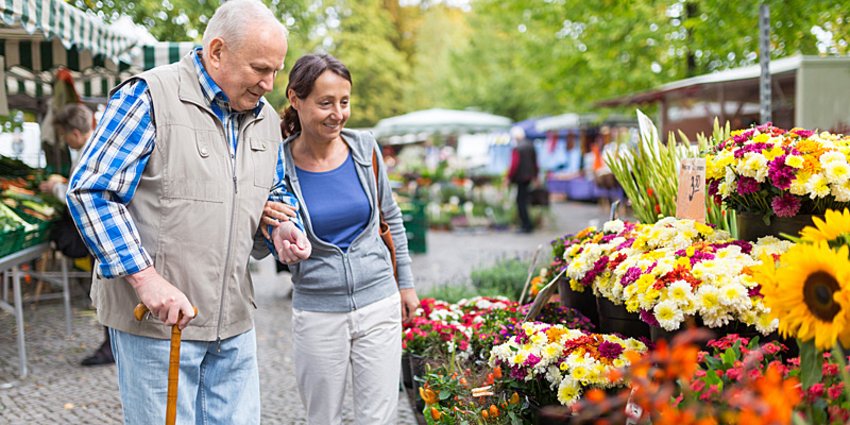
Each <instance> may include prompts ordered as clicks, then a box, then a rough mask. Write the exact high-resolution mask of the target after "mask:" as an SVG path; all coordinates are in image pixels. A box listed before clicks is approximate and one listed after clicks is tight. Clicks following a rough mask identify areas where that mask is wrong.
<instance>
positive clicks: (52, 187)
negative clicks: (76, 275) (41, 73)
mask: <svg viewBox="0 0 850 425" xmlns="http://www.w3.org/2000/svg"><path fill="white" fill-rule="evenodd" d="M53 126H54V127H55V128H56V133H57V134H59V137H61V138H62V141H64V142H65V144H66V145H68V148H70V149H73V150H76V151H82V150H83V148H84V147H85V145H86V142H88V140H89V139H90V138H91V135H92V131H93V129H94V114H93V113H92V111H91V109H89V108H88V106H86V105H84V104H82V103H71V104H68V105H65V106H64V107H63V108H62V109H60V110H59V112H58V113H57V114H56V116H55V117H53ZM71 157H72V158H75V159H77V160H78V159H79V157H80V156H79V155H76V156H73V155H72V156H71ZM77 160H75V161H73V162H72V163H71V170H72V172H73V170H74V169H75V168H76V167H77V163H78V161H77ZM39 189H40V190H41V191H42V192H43V193H49V194H51V195H53V196H54V197H56V198H57V199H59V200H61V201H62V202H63V203H64V202H65V194H66V192H67V191H68V182H67V180H66V179H65V178H64V177H62V176H60V175H57V174H53V175H51V176H50V177H48V178H47V179H46V180H45V181H43V182H41V184H40V185H39ZM68 224H70V227H73V223H68ZM56 225H63V223H57V224H56ZM76 231H77V230H76V229H67V231H64V232H63V235H64V236H63V237H67V238H71V237H74V238H77V239H78V240H79V234H72V233H71V232H74V233H76ZM54 234H57V233H56V232H54ZM84 258H87V257H84ZM103 334H104V336H103V342H102V343H101V344H100V347H98V348H97V350H95V351H94V353H92V354H91V355H90V356H88V357H86V358H84V359H83V360H82V361H81V362H80V364H81V365H83V366H98V365H105V364H112V363H115V358H114V357H113V356H112V346H111V344H110V343H109V329H108V328H106V327H104V328H103Z"/></svg>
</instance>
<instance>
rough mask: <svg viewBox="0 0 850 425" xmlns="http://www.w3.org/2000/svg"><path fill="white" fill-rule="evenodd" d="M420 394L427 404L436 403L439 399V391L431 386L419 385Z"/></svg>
mask: <svg viewBox="0 0 850 425" xmlns="http://www.w3.org/2000/svg"><path fill="white" fill-rule="evenodd" d="M419 396H420V397H422V400H423V401H424V402H425V404H436V403H437V401H439V399H438V398H437V393H435V392H434V390H432V389H430V388H425V387H419Z"/></svg>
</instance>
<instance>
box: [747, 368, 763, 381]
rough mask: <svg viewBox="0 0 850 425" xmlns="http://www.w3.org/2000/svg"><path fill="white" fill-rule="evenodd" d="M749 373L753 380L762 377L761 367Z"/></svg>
mask: <svg viewBox="0 0 850 425" xmlns="http://www.w3.org/2000/svg"><path fill="white" fill-rule="evenodd" d="M747 375H748V376H749V378H750V379H751V380H753V381H755V380H756V379H759V378H761V369H752V370H750V372H749V373H747Z"/></svg>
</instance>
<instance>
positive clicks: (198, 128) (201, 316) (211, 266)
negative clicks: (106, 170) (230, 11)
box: [92, 53, 280, 341]
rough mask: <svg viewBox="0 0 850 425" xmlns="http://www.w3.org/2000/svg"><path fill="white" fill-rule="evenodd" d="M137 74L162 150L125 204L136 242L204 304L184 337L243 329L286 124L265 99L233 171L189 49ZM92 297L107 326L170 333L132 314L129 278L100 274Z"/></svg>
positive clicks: (245, 127)
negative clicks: (251, 264) (254, 256)
mask: <svg viewBox="0 0 850 425" xmlns="http://www.w3.org/2000/svg"><path fill="white" fill-rule="evenodd" d="M193 54H194V53H193ZM136 78H138V79H141V80H144V81H146V82H147V84H148V87H149V90H150V94H151V99H152V100H153V118H154V122H155V125H156V142H155V145H156V146H155V148H154V150H153V153H152V154H151V156H150V159H149V160H148V163H147V167H146V168H145V170H144V172H143V173H142V176H141V179H140V182H139V186H138V189H137V191H136V193H135V196H134V197H133V199H132V201H130V203H129V204H127V210H128V212H129V214H130V217H131V218H132V222H133V224H134V225H135V226H136V228H137V229H138V233H139V236H140V238H141V241H140V243H141V245H142V246H143V247H144V248H145V250H146V251H147V252H148V254H150V256H151V258H153V260H154V266H155V267H156V270H157V271H158V272H159V273H160V274H161V275H162V276H163V277H164V278H165V279H167V280H168V281H169V282H171V283H172V284H173V285H174V286H176V287H177V288H178V289H180V290H181V291H183V293H185V294H186V296H187V297H188V298H189V302H191V303H192V304H193V305H195V306H196V307H197V308H198V316H197V317H196V318H195V319H194V320H192V322H191V323H190V325H189V327H188V328H186V329H185V330H184V331H183V338H184V339H187V340H199V341H214V340H216V339H218V338H221V339H225V338H229V337H232V336H235V335H239V334H241V333H243V332H246V331H248V330H250V329H251V328H252V327H253V311H254V310H255V309H256V304H254V287H253V284H252V282H251V277H250V274H249V272H248V258H249V255H250V252H251V248H252V246H253V236H254V234H255V231H256V230H257V228H258V226H259V222H260V217H261V215H262V209H263V205H264V203H265V201H266V199H267V198H268V194H269V191H270V189H271V187H272V185H273V183H274V175H275V166H276V164H277V157H278V145H279V143H280V121H279V119H278V117H277V115H276V114H275V112H274V111H273V110H272V108H271V107H269V106H268V105H266V106H265V107H264V108H263V110H262V113H261V114H259V116H257V117H254V115H253V114H252V113H250V112H248V113H247V114H246V116H245V118H244V119H243V122H242V125H241V127H240V129H239V143H238V148H237V152H236V161H235V164H236V166H235V170H234V167H233V165H232V162H231V159H230V154H229V149H228V142H227V139H226V137H225V133H224V128H223V127H222V125H221V123H220V121H219V120H218V119H217V118H216V117H215V115H214V114H213V112H212V111H211V110H210V108H209V105H208V103H207V101H206V98H205V97H204V96H203V93H202V92H201V87H200V83H199V81H198V76H197V73H196V72H195V68H194V65H193V63H192V56H191V55H187V56H186V57H184V58H183V60H181V61H180V62H179V63H176V64H172V65H166V66H163V67H159V68H156V69H153V70H151V71H147V72H145V73H142V74H140V75H138V76H137V77H136ZM119 87H120V86H119ZM117 89H118V88H116V90H117ZM175 94H176V95H175ZM92 300H93V301H94V304H95V307H96V308H97V312H98V318H99V319H100V321H101V322H102V323H103V324H104V325H106V326H109V327H113V328H116V329H119V330H121V331H124V332H129V333H132V334H136V335H142V336H148V337H153V338H168V337H169V335H170V328H168V327H166V326H165V325H163V324H162V322H160V321H159V320H158V319H156V318H155V317H148V318H146V319H145V320H143V321H142V322H137V321H136V320H135V319H134V318H133V308H134V307H135V306H136V304H137V303H138V302H139V299H138V297H137V296H136V293H135V291H134V290H133V289H132V287H131V286H130V284H129V283H128V282H126V281H125V280H124V279H103V278H95V280H94V282H93V286H92ZM149 316H151V315H149Z"/></svg>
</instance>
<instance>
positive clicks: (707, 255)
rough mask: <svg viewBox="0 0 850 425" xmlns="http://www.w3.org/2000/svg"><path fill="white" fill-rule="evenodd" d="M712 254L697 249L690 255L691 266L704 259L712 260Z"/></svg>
mask: <svg viewBox="0 0 850 425" xmlns="http://www.w3.org/2000/svg"><path fill="white" fill-rule="evenodd" d="M713 259H714V254H712V253H710V252H703V251H697V252H694V255H693V257H691V267H693V266H694V265H695V264H696V263H699V262H700V261H705V260H713Z"/></svg>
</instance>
